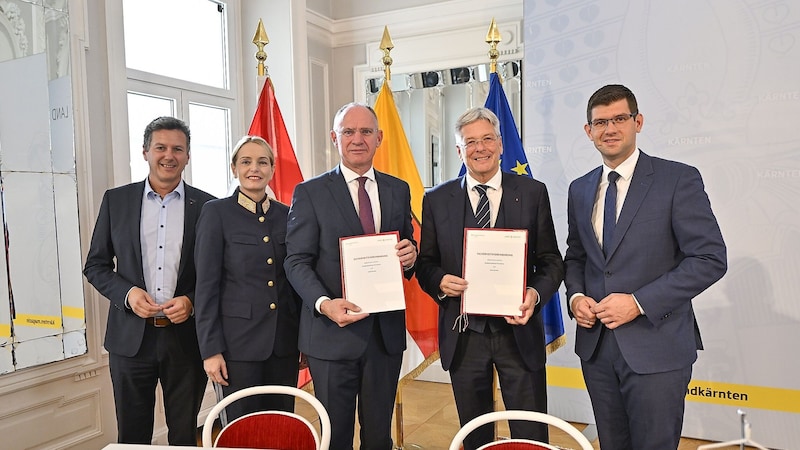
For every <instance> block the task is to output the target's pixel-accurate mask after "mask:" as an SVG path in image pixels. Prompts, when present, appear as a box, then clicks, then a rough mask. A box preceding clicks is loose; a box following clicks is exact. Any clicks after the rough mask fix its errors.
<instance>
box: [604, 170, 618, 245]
mask: <svg viewBox="0 0 800 450" xmlns="http://www.w3.org/2000/svg"><path fill="white" fill-rule="evenodd" d="M618 179H619V174H618V173H617V172H614V171H611V172H609V173H608V189H606V202H605V206H604V207H603V254H604V255H606V256H608V251H607V249H608V248H609V247H611V240H612V239H613V238H614V227H615V226H616V225H617V180H618Z"/></svg>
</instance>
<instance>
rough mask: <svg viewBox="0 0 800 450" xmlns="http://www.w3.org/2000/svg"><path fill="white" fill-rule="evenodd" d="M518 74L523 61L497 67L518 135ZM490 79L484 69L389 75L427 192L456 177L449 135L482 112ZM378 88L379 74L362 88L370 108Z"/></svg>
mask: <svg viewBox="0 0 800 450" xmlns="http://www.w3.org/2000/svg"><path fill="white" fill-rule="evenodd" d="M521 69H522V61H521V60H512V61H502V62H498V63H497V73H498V74H499V75H500V76H501V78H502V80H503V89H504V90H505V93H506V96H507V97H508V101H509V103H510V106H511V111H512V112H513V113H514V119H515V121H516V124H517V129H521V128H520V123H521V120H522V106H521V103H522V95H521V94H522V73H521ZM489 73H490V72H489V64H488V63H487V64H479V65H474V66H465V67H453V68H447V69H441V70H433V71H426V72H419V73H411V74H408V73H403V74H394V73H393V74H392V79H391V81H390V83H391V88H392V92H393V94H394V101H395V103H396V104H397V109H398V113H399V114H400V120H401V121H402V122H403V128H404V130H405V132H406V137H407V138H408V141H409V142H408V143H409V145H410V146H411V151H412V153H413V154H414V160H415V162H416V163H417V167H418V169H419V171H420V177H421V178H422V183H423V184H424V185H425V187H431V186H435V185H437V184H439V183H441V182H443V181H447V180H449V179H451V178H455V177H457V176H458V172H459V170H460V169H461V159H460V158H459V157H458V153H457V151H456V142H455V136H454V133H453V130H454V128H455V121H456V119H458V117H459V116H460V115H461V114H462V113H463V112H464V111H466V110H467V109H469V108H472V107H475V106H483V104H484V103H485V101H486V97H487V95H488V93H489ZM382 85H383V76H382V74H381V76H380V77H376V78H369V79H367V81H366V84H365V86H364V88H365V90H366V94H367V95H366V97H367V103H368V104H370V105H374V104H375V100H376V98H377V96H378V93H379V92H380V89H381V87H382Z"/></svg>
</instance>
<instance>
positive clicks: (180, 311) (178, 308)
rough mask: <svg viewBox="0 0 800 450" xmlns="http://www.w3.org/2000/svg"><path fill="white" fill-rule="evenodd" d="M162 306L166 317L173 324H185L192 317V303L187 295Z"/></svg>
mask: <svg viewBox="0 0 800 450" xmlns="http://www.w3.org/2000/svg"><path fill="white" fill-rule="evenodd" d="M162 306H163V308H164V315H165V316H167V319H169V320H170V322H172V323H181V322H185V321H186V319H188V318H189V316H191V315H192V309H193V306H192V301H191V300H189V297H187V296H185V295H181V296H180V297H175V298H173V299H170V300H169V301H167V302H166V303H164V305H162Z"/></svg>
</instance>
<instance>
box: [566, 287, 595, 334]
mask: <svg viewBox="0 0 800 450" xmlns="http://www.w3.org/2000/svg"><path fill="white" fill-rule="evenodd" d="M595 305H597V302H596V301H595V300H594V299H593V298H592V297H587V296H585V295H581V296H578V297H575V298H574V299H573V300H572V315H573V316H574V317H575V322H577V324H578V326H579V327H583V328H592V327H593V326H594V324H595V323H596V322H597V315H595V313H594V311H593V310H592V308H594V306H595Z"/></svg>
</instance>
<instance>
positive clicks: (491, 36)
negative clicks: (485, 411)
mask: <svg viewBox="0 0 800 450" xmlns="http://www.w3.org/2000/svg"><path fill="white" fill-rule="evenodd" d="M501 40H502V36H501V35H500V31H499V30H498V29H497V22H495V20H494V17H492V23H490V24H489V31H487V32H486V43H487V44H489V53H488V55H489V73H497V58H499V57H500V52H499V51H498V50H497V44H499V43H500V41H501ZM497 76H498V77H499V76H500V74H499V73H498V74H497ZM497 387H498V381H497V370H492V410H494V411H497V410H498V408H497V407H498V404H499V402H500V399H499V398H498V396H497ZM497 429H498V426H497V422H496V421H495V422H494V440H497Z"/></svg>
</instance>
